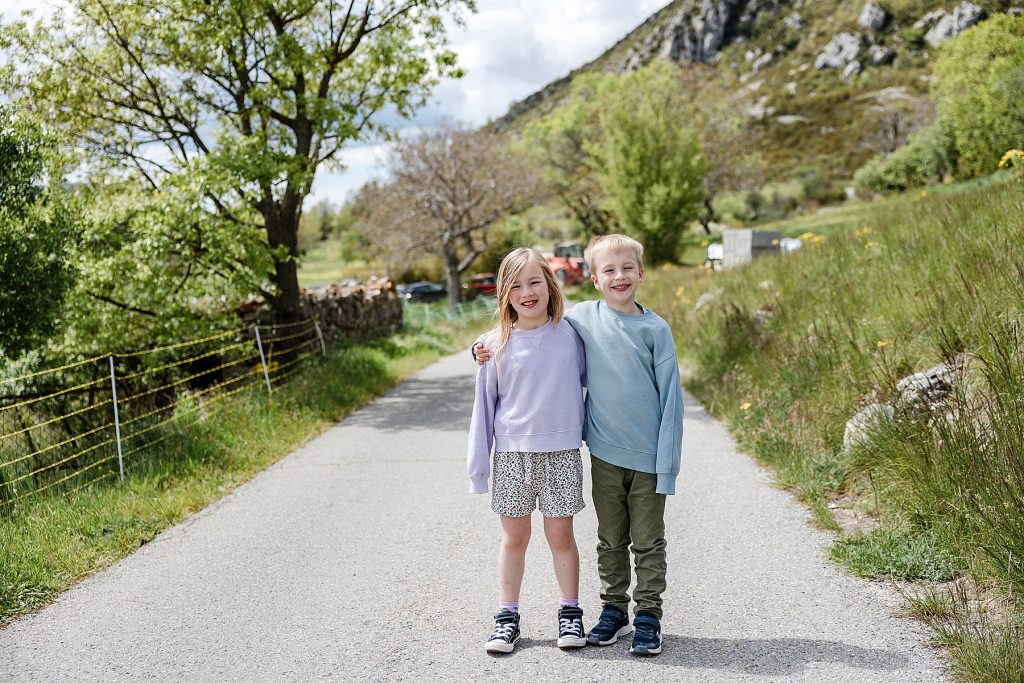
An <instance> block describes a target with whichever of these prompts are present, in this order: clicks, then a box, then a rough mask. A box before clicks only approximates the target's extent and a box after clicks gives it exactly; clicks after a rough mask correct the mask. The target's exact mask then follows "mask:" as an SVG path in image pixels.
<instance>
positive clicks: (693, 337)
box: [643, 178, 1024, 681]
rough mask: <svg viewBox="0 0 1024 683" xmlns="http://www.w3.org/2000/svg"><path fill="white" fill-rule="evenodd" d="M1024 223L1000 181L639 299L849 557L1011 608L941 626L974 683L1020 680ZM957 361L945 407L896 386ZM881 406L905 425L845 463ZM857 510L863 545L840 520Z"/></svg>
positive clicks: (870, 215) (710, 399)
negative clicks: (955, 584)
mask: <svg viewBox="0 0 1024 683" xmlns="http://www.w3.org/2000/svg"><path fill="white" fill-rule="evenodd" d="M1022 216H1024V187H1022V186H1021V184H1020V183H1016V182H1006V181H1005V178H1004V179H1003V182H993V183H989V184H985V183H975V184H972V185H969V186H962V187H959V188H944V189H943V191H942V192H941V193H936V194H922V193H915V194H913V195H909V196H904V197H900V198H890V199H888V200H886V201H884V202H880V203H878V204H863V205H861V206H860V208H857V207H856V206H850V207H848V208H847V210H846V211H845V212H844V213H842V214H840V215H834V214H826V217H825V218H826V219H825V220H823V221H822V222H819V223H817V224H813V223H808V222H803V223H801V224H800V225H799V226H796V230H794V231H797V230H805V229H809V226H810V225H813V226H814V227H815V228H818V229H819V232H818V234H817V236H816V237H812V238H811V239H808V240H806V241H805V244H806V246H805V247H804V248H803V249H801V250H800V251H798V252H796V253H794V254H790V255H788V256H785V257H779V258H768V259H762V260H759V261H756V262H754V263H752V264H750V265H749V266H745V267H743V268H740V269H736V270H726V271H721V272H717V273H712V272H708V271H692V270H681V269H674V268H668V269H661V268H659V269H650V270H649V271H648V276H647V279H648V282H646V283H645V284H644V294H643V298H644V303H646V304H648V305H650V306H651V307H652V308H653V309H654V310H656V311H658V312H659V313H660V314H661V315H662V316H663V317H665V318H666V320H668V322H669V324H670V325H672V327H673V329H674V332H675V335H676V340H677V344H678V346H679V348H680V351H681V353H682V360H683V366H684V376H685V381H686V383H687V386H688V387H689V388H690V389H691V390H692V391H693V392H694V393H695V394H696V395H697V396H698V397H699V398H700V399H701V400H702V401H703V403H704V404H705V406H707V408H708V409H709V411H711V412H712V413H713V414H714V415H715V416H717V417H718V418H720V419H722V420H723V421H725V422H726V423H727V424H728V425H730V427H731V429H732V430H733V432H734V434H735V435H736V437H737V440H738V441H739V442H740V444H741V445H742V446H743V447H744V448H746V449H747V450H748V451H749V452H751V453H753V454H754V455H755V456H756V457H758V458H759V459H760V460H761V461H762V462H765V463H766V464H769V465H771V466H772V467H774V469H775V471H776V472H777V474H778V479H779V481H780V482H781V483H782V485H784V486H786V487H787V488H789V489H791V490H792V491H793V492H794V493H795V494H796V495H797V496H798V498H800V500H802V501H803V502H804V503H806V504H807V505H808V506H810V507H811V509H812V510H813V512H814V514H815V519H816V521H817V523H818V524H819V525H820V526H822V527H823V528H829V529H832V530H835V531H837V532H839V534H840V538H839V540H838V542H837V545H836V547H835V549H834V550H833V556H834V557H835V559H836V560H837V561H839V562H840V563H841V564H842V565H844V566H845V567H847V568H848V569H849V570H850V571H852V572H854V573H856V574H859V575H862V576H867V577H871V578H877V579H882V580H891V579H898V580H901V581H911V582H919V583H922V584H924V585H928V583H929V582H933V581H945V580H948V579H954V578H955V579H957V580H958V581H961V582H967V583H970V584H971V585H976V586H986V592H987V594H988V595H992V596H996V597H995V598H993V599H994V600H995V601H996V602H998V603H999V605H1000V607H999V609H993V610H987V611H985V612H984V613H983V614H981V615H980V616H979V614H978V613H977V611H975V610H973V608H972V603H971V601H970V600H969V599H967V598H964V599H963V600H962V601H961V602H959V603H954V607H953V608H952V609H950V610H949V611H948V613H947V614H944V615H943V616H941V617H933V618H932V619H931V620H930V621H931V623H933V625H935V627H936V632H937V634H938V636H937V637H938V638H939V640H940V641H941V642H943V643H945V644H947V645H948V646H949V648H950V652H951V654H952V656H953V658H954V665H953V671H954V673H955V675H956V676H957V677H958V679H960V680H965V681H988V680H1001V681H1024V664H1022V662H1024V640H1022V639H1020V638H1019V637H1018V636H1019V634H1020V624H1021V622H1022V621H1024V607H1022V604H1021V601H1020V596H1021V595H1024V254H1022V252H1021V251H1020V249H1019V248H1018V246H1017V245H1019V244H1021V243H1022V242H1024V219H1022ZM833 218H837V219H838V220H837V221H833V220H832V219H833ZM778 227H780V228H782V229H783V230H784V231H787V232H788V231H789V228H788V227H787V226H784V225H780V226H778ZM810 229H811V231H812V232H814V229H813V228H810ZM943 363H944V364H947V365H955V366H956V367H957V370H956V372H955V375H954V379H953V380H951V381H952V385H953V386H952V387H948V391H947V392H945V393H944V394H943V395H942V396H940V397H938V398H934V397H933V398H930V399H928V400H922V401H919V402H917V403H913V404H908V403H901V401H905V399H904V398H902V397H904V396H905V394H906V388H905V386H904V385H901V384H900V380H901V379H904V378H906V377H908V376H909V375H911V374H913V373H917V372H920V371H922V370H925V369H928V368H932V367H934V366H937V365H939V364H943ZM901 386H903V387H904V388H901ZM872 404H888V405H890V406H895V409H894V410H893V411H892V412H891V414H890V416H889V417H887V418H882V419H880V420H879V421H878V424H876V425H875V428H874V429H873V430H871V432H870V433H869V434H868V435H866V436H865V437H864V438H863V439H862V441H861V442H860V443H859V445H856V446H854V447H847V446H846V445H844V430H845V425H846V423H847V420H849V419H850V418H851V417H852V416H854V415H855V414H856V413H858V412H859V411H860V410H862V409H864V408H865V407H867V406H870V405H872ZM850 510H855V511H856V512H857V514H858V515H861V516H862V517H863V518H864V520H865V521H866V523H865V524H862V525H860V528H859V529H858V530H856V531H854V530H852V529H848V528H847V527H844V524H843V519H842V515H839V514H836V513H838V512H840V511H843V512H846V511H850ZM993 672H996V673H995V674H993Z"/></svg>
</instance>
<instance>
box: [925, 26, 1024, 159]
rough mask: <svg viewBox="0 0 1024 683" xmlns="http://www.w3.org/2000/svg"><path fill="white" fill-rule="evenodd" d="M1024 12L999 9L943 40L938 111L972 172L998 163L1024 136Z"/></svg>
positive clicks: (937, 65)
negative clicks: (1012, 13) (947, 39)
mask: <svg viewBox="0 0 1024 683" xmlns="http://www.w3.org/2000/svg"><path fill="white" fill-rule="evenodd" d="M1022 72H1024V17H1020V16H1017V17H1011V16H1008V15H1005V14H997V15H995V16H993V17H992V18H991V19H989V20H987V21H984V22H982V23H980V24H978V25H976V26H973V27H971V28H970V29H968V30H966V31H964V32H963V33H961V34H960V35H958V36H957V37H956V38H955V39H954V40H951V41H949V42H948V43H946V44H945V45H943V46H942V49H941V51H940V53H939V57H938V59H937V60H936V62H935V75H936V86H935V94H936V98H937V104H938V111H939V117H940V118H941V119H942V120H943V122H944V123H945V124H946V125H947V126H948V128H949V130H950V132H951V134H952V136H953V140H954V142H955V145H956V149H957V151H958V153H959V155H960V170H961V172H962V173H963V174H965V175H967V176H975V175H980V174H983V173H990V172H992V171H994V170H995V169H996V166H997V164H998V163H999V159H1000V157H1002V155H1003V153H1004V152H1006V150H1008V149H1010V148H1012V147H1019V146H1021V144H1022V142H1024V114H1022V113H1021V112H1022V111H1024V76H1022Z"/></svg>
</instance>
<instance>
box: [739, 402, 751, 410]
mask: <svg viewBox="0 0 1024 683" xmlns="http://www.w3.org/2000/svg"><path fill="white" fill-rule="evenodd" d="M751 405H753V404H752V403H751V402H750V401H747V402H746V403H741V404H740V410H750V406H751Z"/></svg>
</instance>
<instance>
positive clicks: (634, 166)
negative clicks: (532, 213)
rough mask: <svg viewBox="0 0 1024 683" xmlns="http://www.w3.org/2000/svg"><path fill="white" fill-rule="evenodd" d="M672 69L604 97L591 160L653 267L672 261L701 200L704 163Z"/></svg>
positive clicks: (641, 75) (627, 81)
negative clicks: (598, 139) (599, 138)
mask: <svg viewBox="0 0 1024 683" xmlns="http://www.w3.org/2000/svg"><path fill="white" fill-rule="evenodd" d="M682 103H683V100H682V98H681V89H680V88H679V82H678V78H677V75H676V74H674V73H673V72H672V70H671V69H665V68H661V67H658V66H653V67H646V68H645V69H641V70H640V71H638V72H636V73H633V74H630V75H628V76H624V77H622V78H620V79H619V81H618V83H616V87H615V88H614V89H609V90H608V91H606V92H605V94H604V97H603V98H602V111H601V113H600V121H601V129H602V131H603V140H602V141H601V143H600V144H599V145H596V146H595V149H594V156H595V158H596V166H597V169H598V177H599V178H600V181H601V186H602V187H603V188H604V190H605V193H606V194H607V196H608V203H609V205H610V206H611V208H612V210H613V211H614V213H615V214H616V215H617V216H618V218H619V220H620V221H621V222H622V224H623V225H624V226H625V227H626V229H627V230H628V231H630V232H632V233H633V234H634V235H635V236H636V237H637V239H639V240H640V242H642V243H643V245H644V248H645V250H646V252H647V253H648V254H649V257H650V259H651V261H652V262H655V263H658V262H666V261H675V260H676V259H677V258H678V256H679V247H680V244H681V242H682V240H683V237H684V235H685V233H686V231H687V230H688V224H689V223H690V221H692V220H694V219H695V218H697V215H698V212H699V209H700V206H701V202H702V199H703V197H704V187H703V183H704V175H705V173H706V171H707V169H708V166H709V164H708V161H707V160H706V159H705V157H704V155H703V150H702V147H701V144H700V140H699V139H698V133H697V129H696V128H695V127H694V122H692V121H690V120H687V119H686V118H684V117H683V116H681V115H680V111H683V106H682Z"/></svg>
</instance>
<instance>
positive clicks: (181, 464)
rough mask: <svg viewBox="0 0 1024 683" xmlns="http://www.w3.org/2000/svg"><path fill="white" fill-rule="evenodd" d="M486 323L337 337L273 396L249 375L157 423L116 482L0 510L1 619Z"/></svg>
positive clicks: (184, 512) (134, 544) (147, 535)
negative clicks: (339, 340)
mask: <svg viewBox="0 0 1024 683" xmlns="http://www.w3.org/2000/svg"><path fill="white" fill-rule="evenodd" d="M483 326H484V325H483V324H482V323H474V324H471V325H469V326H468V327H467V326H464V325H463V324H462V323H458V322H456V323H447V322H442V323H438V324H435V325H432V326H428V327H414V328H413V329H412V330H410V331H408V332H406V333H404V334H400V335H396V336H394V337H391V338H387V339H380V340H377V341H373V342H370V343H365V344H341V345H339V346H337V347H336V348H334V349H332V350H331V351H330V352H329V354H328V356H327V357H326V358H324V359H317V360H314V361H311V362H309V363H307V364H306V365H305V366H304V367H301V368H300V370H299V371H298V372H296V373H295V374H294V375H293V376H292V377H291V379H290V380H289V381H288V382H287V383H286V384H284V385H282V386H280V387H277V388H275V391H274V394H273V396H272V397H268V396H267V395H266V394H265V393H264V392H262V391H261V389H260V386H259V385H254V386H253V387H252V388H251V389H250V390H247V391H244V392H242V393H240V394H238V395H237V396H233V397H230V398H228V399H226V400H224V401H219V402H216V403H213V404H211V405H209V406H207V407H206V408H204V409H203V410H202V411H200V412H193V413H191V414H187V415H182V416H181V417H180V419H175V420H173V421H171V422H170V424H169V425H167V426H165V427H164V428H163V429H164V430H165V433H162V434H160V436H168V437H170V438H166V439H164V440H163V441H161V442H160V443H159V444H157V445H155V446H153V448H152V449H149V450H146V451H143V452H142V453H140V454H139V456H137V459H133V460H131V461H129V462H128V463H127V472H126V479H125V482H124V483H117V481H116V479H108V480H106V481H104V482H100V483H97V484H95V485H94V486H92V487H90V488H86V489H83V490H81V491H79V492H75V493H72V494H70V495H67V496H63V495H60V494H55V495H46V494H40V495H39V496H37V497H34V498H29V499H28V500H27V502H26V503H24V504H19V506H18V507H17V508H16V509H15V510H14V512H13V513H10V514H7V515H5V516H2V517H0V623H2V622H3V621H4V619H6V618H10V617H13V616H16V615H18V614H21V613H23V612H26V611H29V610H32V609H35V608H38V607H40V606H42V605H45V604H47V603H48V602H50V601H51V600H52V599H53V598H54V597H55V596H56V595H57V594H59V593H60V592H61V591H63V590H65V589H67V588H68V587H70V586H71V585H73V584H74V583H75V582H76V581H78V580H80V579H81V578H83V577H85V576H87V575H89V574H91V573H94V572H96V571H98V570H99V569H102V568H103V567H106V566H108V565H109V564H111V563H113V562H115V561H116V560H118V559H120V558H121V557H124V556H125V555H127V554H129V553H131V552H132V551H133V550H135V549H137V548H138V547H139V546H141V545H143V544H145V543H147V542H148V541H150V540H151V539H152V538H154V537H155V536H156V534H158V533H159V532H160V531H162V530H164V529H166V528H167V527H169V526H171V525H173V524H176V523H177V522H179V521H180V520H182V519H183V518H185V517H187V516H188V515H190V514H192V513H193V512H196V511H197V510H200V509H202V508H203V507H205V506H207V505H209V504H210V503H211V502H213V501H215V500H217V499H218V498H220V497H222V496H224V495H225V494H226V493H227V492H229V491H231V490H232V489H234V488H235V487H237V486H238V485H239V484H242V483H244V482H245V481H248V480H249V479H251V478H252V477H253V476H254V475H255V474H256V473H257V472H259V471H260V470H262V469H264V468H265V467H266V466H267V465H269V464H271V463H273V462H275V461H276V460H278V459H279V458H281V457H283V456H284V455H287V454H288V453H289V452H291V451H292V450H294V449H295V448H296V447H297V446H299V445H300V444H302V443H303V442H305V441H306V440H308V439H310V438H312V437H313V436H315V435H316V434H317V433H319V432H320V431H322V430H323V429H325V428H326V427H328V426H330V425H332V424H334V423H335V422H337V421H338V420H340V419H341V418H343V417H344V416H345V415H347V414H348V413H350V412H351V411H352V410H354V409H355V408H357V407H359V406H360V405H362V404H363V403H365V402H367V401H368V400H369V399H371V398H373V397H374V396H376V395H378V394H380V393H382V392H383V391H385V390H386V389H388V388H389V387H391V386H393V385H394V384H395V383H396V382H397V381H399V380H400V379H402V378H404V377H406V376H408V375H409V374H411V373H412V372H413V371H415V370H416V369H419V368H421V367H423V366H425V365H427V364H428V363H430V362H432V361H434V360H435V359H437V358H439V357H440V356H441V355H443V354H446V353H449V352H451V351H454V350H457V349H461V348H465V347H466V346H467V345H468V344H469V340H471V339H472V338H474V337H475V336H476V335H477V334H478V332H479V329H482V327H483ZM478 328H479V329H478ZM185 407H186V408H187V407H188V406H185Z"/></svg>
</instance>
